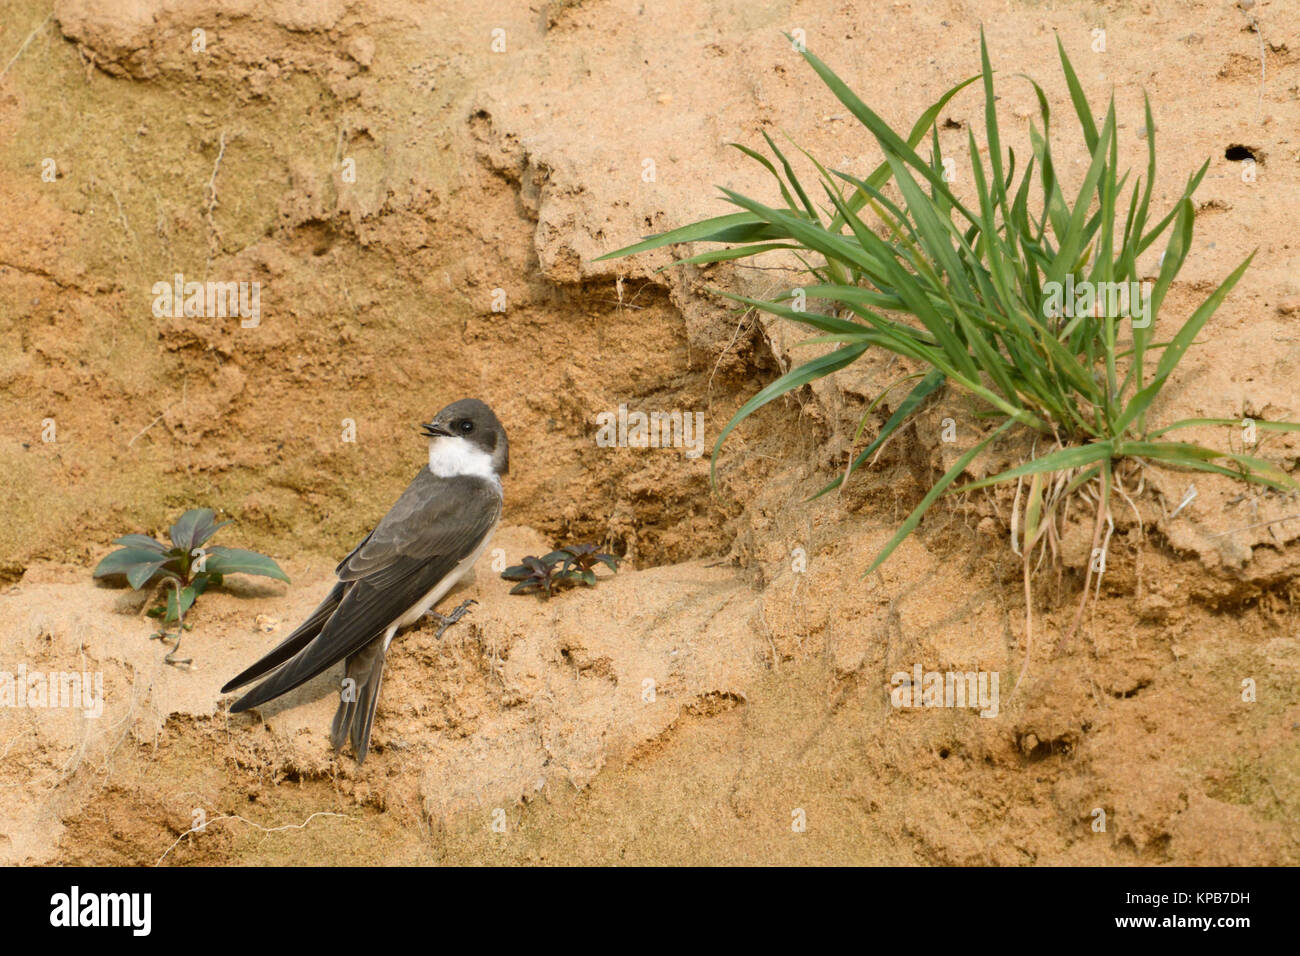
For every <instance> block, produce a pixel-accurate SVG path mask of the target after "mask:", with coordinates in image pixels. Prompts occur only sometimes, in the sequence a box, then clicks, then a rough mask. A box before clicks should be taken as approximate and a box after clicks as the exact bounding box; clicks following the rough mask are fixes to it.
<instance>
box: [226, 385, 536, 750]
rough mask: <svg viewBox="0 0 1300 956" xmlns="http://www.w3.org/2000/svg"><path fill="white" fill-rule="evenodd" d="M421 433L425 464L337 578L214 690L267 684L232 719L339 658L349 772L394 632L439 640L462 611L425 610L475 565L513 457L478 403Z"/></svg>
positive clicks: (455, 407) (364, 740) (333, 734)
mask: <svg viewBox="0 0 1300 956" xmlns="http://www.w3.org/2000/svg"><path fill="white" fill-rule="evenodd" d="M420 430H421V434H423V435H424V436H425V437H427V438H428V439H429V462H428V464H427V465H425V466H424V467H422V468H421V469H420V471H419V473H418V474H417V475H416V476H415V478H414V479H413V480H412V481H411V483H410V485H409V486H407V489H406V490H405V491H404V492H402V494H401V497H399V498H398V499H397V501H396V502H395V503H394V504H393V506H392V508H390V509H389V511H388V513H387V514H386V515H384V517H383V518H381V519H380V521H379V523H378V524H377V525H375V527H374V530H372V531H371V532H370V533H369V534H368V535H366V536H365V538H364V539H363V540H362V541H361V543H360V544H358V545H357V546H356V547H355V548H354V549H353V550H352V552H351V553H350V554H349V555H348V556H347V557H346V558H344V559H343V560H342V561H341V562H339V565H338V567H337V568H336V569H335V575H336V576H337V578H338V581H337V582H336V583H335V584H334V586H333V588H332V589H331V590H330V592H329V594H328V595H327V596H326V597H325V599H324V600H323V601H321V603H320V606H318V607H317V608H316V610H314V611H313V612H312V613H311V615H310V616H309V617H308V618H307V619H306V620H305V621H303V622H302V624H300V625H299V626H298V627H297V628H296V629H295V630H294V631H293V633H291V634H290V635H289V636H288V637H286V638H285V639H284V640H283V641H282V642H281V643H280V644H279V645H277V646H276V647H275V648H274V649H272V650H271V651H270V652H269V653H267V654H266V655H265V656H264V657H262V658H261V659H260V660H258V661H257V662H256V663H254V664H252V665H251V666H250V667H248V668H247V669H245V670H244V671H242V672H241V673H239V674H238V675H236V676H235V677H233V678H232V679H231V680H230V681H229V682H228V683H227V684H226V685H225V686H224V687H223V688H221V692H222V693H223V694H226V693H229V692H231V691H232V690H234V689H236V688H238V687H242V686H244V685H245V684H248V683H250V682H252V681H254V680H257V679H258V678H263V677H264V678H265V679H264V680H263V681H262V682H261V683H260V684H258V685H257V686H256V687H254V688H253V689H252V690H250V691H249V692H247V693H246V694H244V696H242V697H240V698H239V699H238V700H236V701H235V702H234V703H233V704H232V705H231V707H230V711H231V713H239V712H241V711H246V710H249V709H250V708H253V707H257V706H259V705H261V704H264V703H266V702H267V701H269V700H272V699H273V698H276V697H279V696H280V695H281V694H284V693H287V692H288V691H290V690H293V689H294V688H295V687H297V686H299V685H300V684H303V683H305V682H307V681H309V680H311V679H312V678H313V677H315V676H316V675H318V674H320V673H321V672H323V671H325V670H327V669H328V668H330V667H332V666H334V665H335V664H336V663H338V662H339V661H341V660H346V665H345V668H344V679H343V684H342V691H341V693H340V701H339V708H338V711H337V712H336V713H335V715H334V720H333V722H332V724H331V725H330V743H331V744H332V745H333V747H334V750H335V752H336V753H338V752H340V751H341V750H342V749H343V745H344V744H345V743H346V741H347V740H348V738H349V737H350V738H351V741H352V751H353V755H354V757H355V758H356V761H357V763H358V765H360V764H362V763H364V762H365V759H366V754H367V753H368V752H369V749H370V732H371V729H372V728H373V726H374V722H375V706H376V704H377V703H378V701H379V687H380V684H381V682H382V681H383V676H384V658H385V655H386V654H387V652H388V647H389V645H390V644H391V643H392V641H393V638H394V636H395V635H396V634H397V632H398V631H399V630H401V629H402V628H404V627H408V626H409V625H411V624H414V623H415V622H417V621H418V620H420V618H422V617H424V616H425V615H426V614H428V615H429V616H431V617H433V618H434V619H436V620H438V621H439V623H440V626H439V629H438V635H437V636H439V637H440V636H441V635H442V632H443V631H444V630H446V628H447V627H448V626H450V625H451V624H453V623H455V622H456V621H457V620H458V619H459V618H460V617H461V616H462V615H463V614H464V613H465V612H466V611H467V610H468V609H469V606H470V604H472V603H474V602H472V601H466V602H464V603H462V604H461V605H460V606H459V607H457V608H456V610H455V611H453V612H452V614H450V615H447V616H443V615H441V614H438V613H437V612H435V611H433V610H432V608H433V606H434V605H435V604H436V603H437V602H438V601H440V600H441V599H442V598H443V597H444V596H445V595H446V594H447V592H448V591H450V590H451V588H452V586H453V585H455V583H456V582H457V581H458V580H460V578H461V577H462V575H464V574H465V572H466V571H468V570H469V569H470V568H471V567H473V565H474V562H475V561H477V560H478V558H479V556H480V555H481V554H482V553H483V551H484V550H485V549H486V548H487V546H488V542H489V541H490V540H491V538H492V533H493V532H494V531H495V530H496V527H497V525H498V524H499V523H500V521H501V508H502V502H503V492H502V485H501V479H502V477H503V476H505V475H506V474H507V473H508V472H509V470H510V451H509V444H508V442H507V440H506V432H505V429H504V428H503V427H502V425H501V422H500V421H499V420H498V419H497V416H496V414H495V413H494V412H493V411H492V409H491V408H490V407H489V406H488V405H487V404H486V403H485V402H482V401H479V400H478V399H476V398H464V399H460V400H459V401H456V402H452V403H451V404H450V405H448V406H447V407H446V408H444V409H442V411H440V412H438V414H436V415H434V416H433V418H432V420H430V421H429V422H427V423H424V424H421V425H420ZM267 675H269V676H267Z"/></svg>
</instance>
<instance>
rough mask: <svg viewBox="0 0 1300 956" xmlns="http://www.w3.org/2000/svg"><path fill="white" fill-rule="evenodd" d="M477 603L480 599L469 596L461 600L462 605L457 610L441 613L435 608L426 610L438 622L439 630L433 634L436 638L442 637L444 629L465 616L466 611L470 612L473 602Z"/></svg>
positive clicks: (426, 613)
mask: <svg viewBox="0 0 1300 956" xmlns="http://www.w3.org/2000/svg"><path fill="white" fill-rule="evenodd" d="M477 603H478V601H476V600H474V599H473V598H468V599H466V600H464V601H461V602H460V606H459V607H457V608H456V610H454V611H452V612H451V613H450V614H439V613H438V612H437V611H435V610H434V609H433V608H429V610H427V611H425V612H424V613H425V615H427V616H428V617H431V618H433V619H434V620H435V621H437V622H438V630H437V632H436V633H435V634H434V635H433V637H434V640H437V639H438V638H440V637H442V632H443V631H445V630H447V628H449V627H451V626H452V625H453V624H455V623H456V622H457V621H459V620H460V619H461V618H462V617H464V616H465V615H466V613H468V612H469V606H470V605H471V604H477Z"/></svg>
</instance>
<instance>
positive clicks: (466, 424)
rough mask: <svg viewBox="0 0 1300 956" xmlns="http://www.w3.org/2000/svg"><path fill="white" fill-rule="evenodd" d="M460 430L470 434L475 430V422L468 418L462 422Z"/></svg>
mask: <svg viewBox="0 0 1300 956" xmlns="http://www.w3.org/2000/svg"><path fill="white" fill-rule="evenodd" d="M460 430H461V433H462V434H465V435H468V434H469V433H470V432H472V431H473V430H474V423H473V422H472V421H470V420H469V419H468V418H467V419H465V420H464V421H462V422H461V423H460Z"/></svg>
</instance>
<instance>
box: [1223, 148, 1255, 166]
mask: <svg viewBox="0 0 1300 956" xmlns="http://www.w3.org/2000/svg"><path fill="white" fill-rule="evenodd" d="M1223 158H1224V159H1227V160H1230V161H1232V162H1234V163H1242V162H1245V161H1246V160H1248V159H1251V160H1254V161H1255V162H1259V155H1258V154H1257V153H1256V151H1255V150H1253V149H1251V148H1250V147H1249V146H1242V145H1241V144H1240V143H1233V144H1232V145H1231V146H1229V147H1228V148H1227V149H1225V150H1224V151H1223Z"/></svg>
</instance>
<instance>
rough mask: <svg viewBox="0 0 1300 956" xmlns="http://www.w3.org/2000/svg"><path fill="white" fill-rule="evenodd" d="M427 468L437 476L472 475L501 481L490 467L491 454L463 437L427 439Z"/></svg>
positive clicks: (456, 476)
mask: <svg viewBox="0 0 1300 956" xmlns="http://www.w3.org/2000/svg"><path fill="white" fill-rule="evenodd" d="M429 470H430V471H431V472H433V473H434V474H435V475H437V476H438V477H439V478H460V477H465V476H469V475H474V476H477V477H479V478H487V479H488V480H489V481H494V482H496V483H497V484H500V483H501V479H500V478H499V477H498V476H497V473H496V471H494V470H493V468H492V456H491V455H489V454H488V453H487V452H485V451H483V450H482V449H481V448H476V447H474V446H473V445H471V444H470V443H469V442H468V441H466V440H465V439H463V438H454V437H452V438H448V437H441V438H431V439H429Z"/></svg>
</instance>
